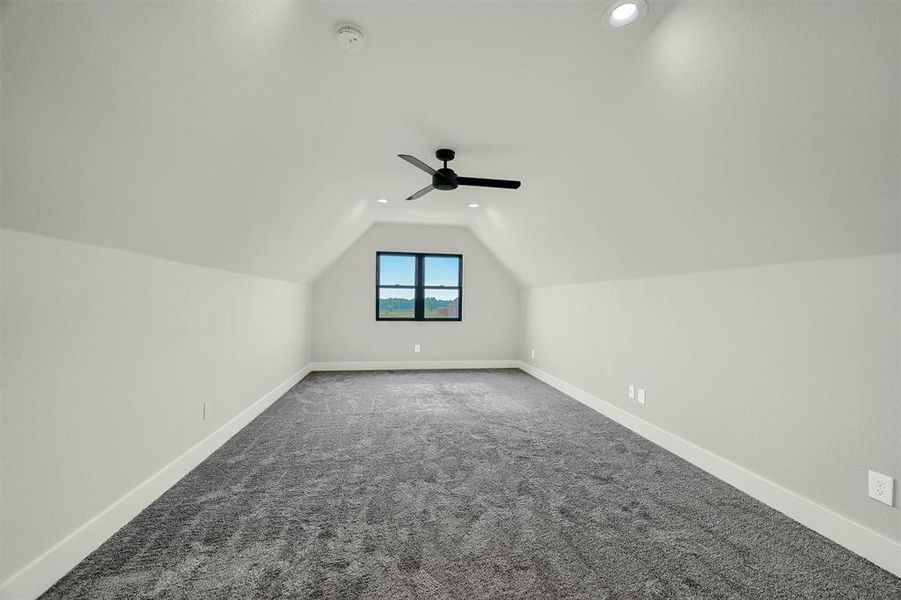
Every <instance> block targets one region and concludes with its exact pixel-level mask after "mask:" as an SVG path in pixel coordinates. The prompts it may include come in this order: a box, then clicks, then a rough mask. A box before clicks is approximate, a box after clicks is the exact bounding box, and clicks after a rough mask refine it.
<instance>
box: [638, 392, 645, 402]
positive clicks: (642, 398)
mask: <svg viewBox="0 0 901 600" xmlns="http://www.w3.org/2000/svg"><path fill="white" fill-rule="evenodd" d="M644 401H645V396H644V388H638V403H639V404H644Z"/></svg>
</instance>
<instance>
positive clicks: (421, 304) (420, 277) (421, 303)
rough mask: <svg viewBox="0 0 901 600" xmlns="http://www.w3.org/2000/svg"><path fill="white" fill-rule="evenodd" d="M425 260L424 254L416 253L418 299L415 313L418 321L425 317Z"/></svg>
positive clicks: (415, 303)
mask: <svg viewBox="0 0 901 600" xmlns="http://www.w3.org/2000/svg"><path fill="white" fill-rule="evenodd" d="M424 263H425V261H424V260H423V255H422V254H417V255H416V294H415V297H416V301H415V302H414V315H413V318H415V319H416V320H417V321H421V320H423V319H424V318H425V291H424V289H423V284H424V283H425V274H424V273H423V265H424Z"/></svg>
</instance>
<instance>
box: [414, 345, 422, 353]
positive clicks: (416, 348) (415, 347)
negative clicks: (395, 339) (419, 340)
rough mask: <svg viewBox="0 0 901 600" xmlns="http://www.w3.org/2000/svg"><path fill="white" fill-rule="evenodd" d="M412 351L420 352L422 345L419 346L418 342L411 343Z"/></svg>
mask: <svg viewBox="0 0 901 600" xmlns="http://www.w3.org/2000/svg"><path fill="white" fill-rule="evenodd" d="M413 352H415V353H416V354H419V353H420V352H422V346H420V345H419V344H413Z"/></svg>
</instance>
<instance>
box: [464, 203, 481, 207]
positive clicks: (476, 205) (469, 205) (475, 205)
mask: <svg viewBox="0 0 901 600" xmlns="http://www.w3.org/2000/svg"><path fill="white" fill-rule="evenodd" d="M466 206H468V207H469V208H478V207H479V205H478V204H476V203H475V202H472V203H470V204H467V205H466Z"/></svg>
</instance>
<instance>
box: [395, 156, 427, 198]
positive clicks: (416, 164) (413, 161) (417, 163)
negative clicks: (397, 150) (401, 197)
mask: <svg viewBox="0 0 901 600" xmlns="http://www.w3.org/2000/svg"><path fill="white" fill-rule="evenodd" d="M398 156H399V157H401V158H402V159H404V160H405V161H407V162H408V163H410V164H411V165H413V166H414V167H418V168H420V169H422V170H423V171H425V172H426V173H428V174H429V175H434V174H435V169H433V168H432V167H430V166H429V165H427V164H425V163H424V162H422V161H421V160H419V159H418V158H416V157H415V156H410V155H409V154H398ZM407 200H411V198H407Z"/></svg>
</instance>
